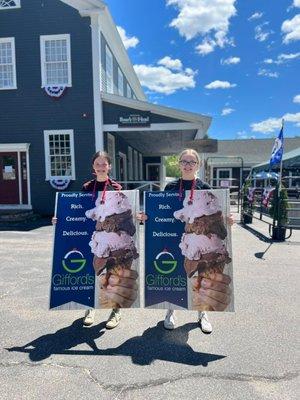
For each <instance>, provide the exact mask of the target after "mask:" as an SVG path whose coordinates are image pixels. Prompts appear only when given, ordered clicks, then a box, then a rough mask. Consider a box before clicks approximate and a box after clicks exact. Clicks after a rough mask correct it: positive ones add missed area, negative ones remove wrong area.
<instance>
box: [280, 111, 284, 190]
mask: <svg viewBox="0 0 300 400" xmlns="http://www.w3.org/2000/svg"><path fill="white" fill-rule="evenodd" d="M283 128H284V119H283V118H282V121H281V129H282V130H283ZM282 159H283V155H282V157H281V160H280V169H279V194H280V191H281V183H282Z"/></svg>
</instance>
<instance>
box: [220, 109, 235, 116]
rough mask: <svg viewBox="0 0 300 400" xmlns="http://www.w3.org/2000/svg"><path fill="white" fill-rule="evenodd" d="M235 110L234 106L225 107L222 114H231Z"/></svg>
mask: <svg viewBox="0 0 300 400" xmlns="http://www.w3.org/2000/svg"><path fill="white" fill-rule="evenodd" d="M234 111H235V109H234V108H223V110H222V114H221V115H222V116H224V115H229V114H231V113H233V112H234Z"/></svg>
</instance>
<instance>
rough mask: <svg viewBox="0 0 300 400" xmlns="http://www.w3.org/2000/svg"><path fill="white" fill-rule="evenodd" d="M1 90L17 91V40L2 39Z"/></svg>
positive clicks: (0, 46)
mask: <svg viewBox="0 0 300 400" xmlns="http://www.w3.org/2000/svg"><path fill="white" fill-rule="evenodd" d="M0 89H17V79H16V56H15V38H13V37H12V38H0Z"/></svg>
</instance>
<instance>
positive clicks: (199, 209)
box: [174, 191, 231, 311]
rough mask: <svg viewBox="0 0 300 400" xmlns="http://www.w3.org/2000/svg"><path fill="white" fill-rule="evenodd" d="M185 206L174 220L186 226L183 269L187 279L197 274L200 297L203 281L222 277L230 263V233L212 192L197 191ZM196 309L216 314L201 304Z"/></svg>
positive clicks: (207, 306) (183, 239) (204, 303)
mask: <svg viewBox="0 0 300 400" xmlns="http://www.w3.org/2000/svg"><path fill="white" fill-rule="evenodd" d="M183 205H184V207H183V208H182V209H181V210H178V211H176V212H175V213H174V217H175V218H177V219H180V220H181V221H182V222H185V223H186V225H185V233H184V234H183V235H182V238H181V242H180V245H179V247H180V248H181V251H182V254H183V255H184V256H185V260H184V268H185V270H186V273H187V275H188V277H189V278H191V277H193V276H194V274H196V273H197V274H198V277H197V280H198V283H197V284H196V285H195V286H194V288H193V290H194V291H195V292H197V294H198V293H199V292H198V291H199V289H200V287H201V281H202V279H203V277H206V278H207V279H209V278H210V276H211V274H215V273H219V274H223V271H224V267H225V264H228V263H230V262H231V258H230V257H229V254H228V251H227V249H226V246H225V242H224V239H225V238H226V236H227V230H226V227H225V224H224V219H223V216H222V211H221V208H220V205H219V203H218V199H217V198H216V196H214V195H213V194H212V193H211V192H209V191H197V192H195V196H194V199H193V202H192V203H191V201H190V199H189V198H188V197H186V198H185V200H184V203H183ZM199 274H201V275H199ZM193 297H194V298H195V297H196V296H193ZM197 298H199V296H197ZM193 305H194V309H196V310H199V311H213V310H215V309H214V308H213V307H212V306H210V305H209V304H207V303H206V302H201V301H199V300H198V301H197V304H196V303H195V302H193Z"/></svg>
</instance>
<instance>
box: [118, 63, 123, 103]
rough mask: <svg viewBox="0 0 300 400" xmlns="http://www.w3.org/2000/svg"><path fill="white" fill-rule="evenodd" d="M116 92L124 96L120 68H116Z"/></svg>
mask: <svg viewBox="0 0 300 400" xmlns="http://www.w3.org/2000/svg"><path fill="white" fill-rule="evenodd" d="M118 94H119V96H124V76H123V72H122V71H121V70H120V68H118Z"/></svg>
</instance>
